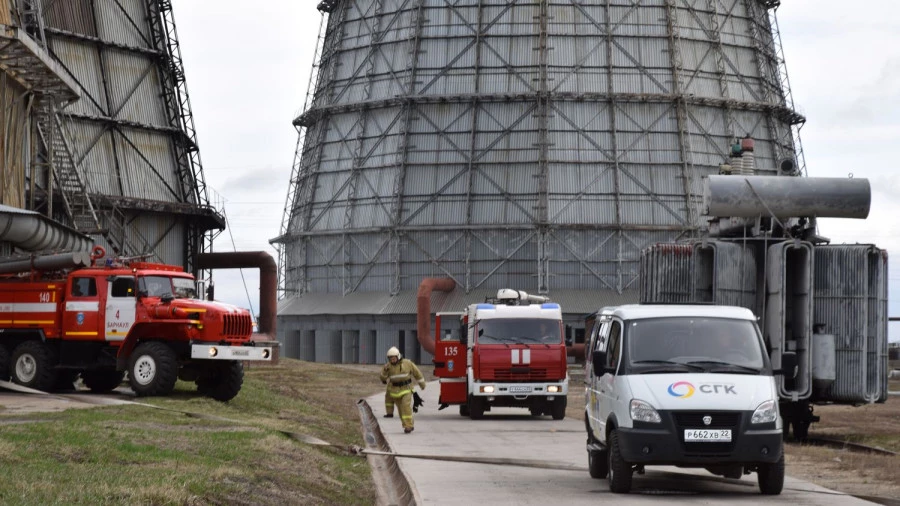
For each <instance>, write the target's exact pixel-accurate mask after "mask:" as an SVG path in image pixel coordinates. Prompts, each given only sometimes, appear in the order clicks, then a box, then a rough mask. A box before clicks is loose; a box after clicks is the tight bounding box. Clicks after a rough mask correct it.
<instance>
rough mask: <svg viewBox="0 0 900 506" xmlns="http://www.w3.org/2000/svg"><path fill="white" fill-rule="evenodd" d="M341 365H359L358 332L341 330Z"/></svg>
mask: <svg viewBox="0 0 900 506" xmlns="http://www.w3.org/2000/svg"><path fill="white" fill-rule="evenodd" d="M341 363H342V364H358V363H359V331H358V330H342V331H341Z"/></svg>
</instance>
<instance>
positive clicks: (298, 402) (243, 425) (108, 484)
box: [0, 359, 383, 505]
mask: <svg viewBox="0 0 900 506" xmlns="http://www.w3.org/2000/svg"><path fill="white" fill-rule="evenodd" d="M382 388H383V387H382V385H381V383H380V382H379V381H378V379H377V368H374V367H368V368H367V367H365V366H363V367H360V366H356V367H355V368H352V369H348V368H345V367H342V366H336V365H328V364H313V363H308V362H301V361H297V360H291V359H283V360H282V361H281V363H280V364H279V365H276V366H256V367H252V368H248V369H247V371H246V375H245V379H244V388H243V389H242V391H241V393H240V394H239V395H238V396H237V397H236V398H235V399H233V400H232V401H231V402H228V403H220V402H217V401H214V400H211V399H208V398H205V397H200V396H199V395H198V394H196V391H195V387H194V385H193V384H192V383H183V382H179V383H178V384H177V386H176V391H175V393H174V394H173V395H171V396H168V397H155V398H148V399H142V401H145V402H147V403H149V404H153V405H156V406H160V407H164V408H170V409H176V410H183V411H188V412H194V413H203V414H209V415H215V416H219V417H225V418H229V419H233V420H237V421H239V422H240V423H237V424H235V423H230V422H223V421H215V420H206V419H201V418H196V417H190V416H186V415H183V414H180V413H175V412H171V411H163V410H158V409H152V408H147V407H140V406H112V407H99V408H92V409H71V410H67V411H63V412H59V413H40V414H34V413H32V414H29V415H27V418H28V420H33V421H34V422H30V423H16V424H6V425H3V426H2V432H0V467H2V469H3V470H4V473H3V474H4V477H3V478H4V479H3V480H0V504H22V505H29V504H34V505H46V504H92V505H94V504H154V505H155V504H178V505H184V504H190V505H206V504H210V505H219V504H248V505H250V504H253V505H267V504H272V505H276V504H277V505H283V504H372V503H374V502H375V492H374V484H373V483H372V479H371V472H370V470H369V466H368V464H367V462H366V460H365V459H364V458H360V457H357V456H353V455H350V454H349V453H347V452H345V451H342V450H341V449H340V448H337V449H335V448H324V447H312V446H308V445H304V444H302V443H299V442H297V441H294V440H293V439H291V438H289V437H287V436H285V435H283V434H281V433H280V432H278V430H286V431H291V432H297V433H301V434H308V435H311V436H315V437H318V438H320V439H324V440H326V441H329V442H332V443H335V444H337V445H342V446H349V445H363V444H364V443H363V441H362V435H361V431H360V424H359V416H358V412H357V407H356V402H357V400H358V399H360V398H363V397H366V396H368V395H371V394H373V393H377V392H379V391H381V389H382ZM11 418H15V417H11V416H4V415H0V421H3V420H4V419H11Z"/></svg>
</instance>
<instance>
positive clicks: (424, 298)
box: [416, 278, 456, 355]
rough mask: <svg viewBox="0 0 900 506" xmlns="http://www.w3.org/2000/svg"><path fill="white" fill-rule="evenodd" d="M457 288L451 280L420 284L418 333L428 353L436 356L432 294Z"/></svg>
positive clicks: (433, 280) (417, 304)
mask: <svg viewBox="0 0 900 506" xmlns="http://www.w3.org/2000/svg"><path fill="white" fill-rule="evenodd" d="M454 288H456V281H453V279H451V278H425V279H423V280H422V282H421V283H419V290H418V291H417V292H416V333H417V334H418V338H419V344H421V345H422V348H423V349H425V351H427V352H428V353H431V354H432V355H434V339H433V338H432V336H431V292H432V291H434V290H438V291H441V292H451V291H453V289H454Z"/></svg>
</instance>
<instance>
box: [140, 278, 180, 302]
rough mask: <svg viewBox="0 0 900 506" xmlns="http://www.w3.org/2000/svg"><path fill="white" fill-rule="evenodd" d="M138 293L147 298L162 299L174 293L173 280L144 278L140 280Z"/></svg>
mask: <svg viewBox="0 0 900 506" xmlns="http://www.w3.org/2000/svg"><path fill="white" fill-rule="evenodd" d="M138 293H140V294H141V295H143V296H145V297H162V296H164V295H170V294H171V293H172V279H171V278H169V277H168V276H144V277H142V278H139V279H138Z"/></svg>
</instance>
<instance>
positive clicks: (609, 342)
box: [597, 319, 622, 436]
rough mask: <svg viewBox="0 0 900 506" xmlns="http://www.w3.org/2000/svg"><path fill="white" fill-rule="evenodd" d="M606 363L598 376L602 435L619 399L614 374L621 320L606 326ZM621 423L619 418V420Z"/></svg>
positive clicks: (619, 356)
mask: <svg viewBox="0 0 900 506" xmlns="http://www.w3.org/2000/svg"><path fill="white" fill-rule="evenodd" d="M606 330H607V334H606V339H605V341H606V363H605V364H603V369H602V370H601V371H602V375H600V377H599V378H598V383H599V385H598V390H599V393H598V394H597V395H598V397H599V404H600V410H599V413H598V417H599V419H600V423H601V425H602V427H603V435H604V436H605V435H606V421H607V420H609V416H610V414H612V413H615V412H616V407H617V403H618V401H619V392H618V391H617V385H616V374H617V373H618V369H619V362H620V358H621V356H622V322H621V321H619V320H615V319H614V320H612V321H611V322H609V324H607V326H606ZM619 422H620V423H621V420H620V421H619Z"/></svg>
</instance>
